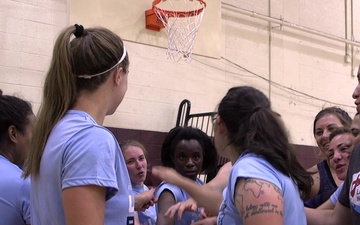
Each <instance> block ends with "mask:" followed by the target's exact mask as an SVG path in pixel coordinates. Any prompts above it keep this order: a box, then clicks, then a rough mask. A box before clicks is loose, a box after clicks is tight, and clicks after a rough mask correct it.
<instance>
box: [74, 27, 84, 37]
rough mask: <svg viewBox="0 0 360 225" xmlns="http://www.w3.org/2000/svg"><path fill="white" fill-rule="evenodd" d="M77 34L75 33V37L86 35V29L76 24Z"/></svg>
mask: <svg viewBox="0 0 360 225" xmlns="http://www.w3.org/2000/svg"><path fill="white" fill-rule="evenodd" d="M74 26H75V32H74V33H73V34H74V35H75V37H77V38H78V37H81V36H82V35H83V33H84V27H83V26H82V25H79V24H75V25H74Z"/></svg>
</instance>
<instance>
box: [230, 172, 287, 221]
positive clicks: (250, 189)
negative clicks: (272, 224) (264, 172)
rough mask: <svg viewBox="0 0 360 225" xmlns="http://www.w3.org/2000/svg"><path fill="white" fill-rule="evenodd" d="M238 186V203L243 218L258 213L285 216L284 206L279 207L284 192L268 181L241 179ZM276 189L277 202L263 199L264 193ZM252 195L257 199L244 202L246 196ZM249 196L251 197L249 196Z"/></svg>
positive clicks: (236, 194) (236, 193)
mask: <svg viewBox="0 0 360 225" xmlns="http://www.w3.org/2000/svg"><path fill="white" fill-rule="evenodd" d="M239 182H240V183H239V184H238V186H239V187H238V188H237V189H236V192H235V201H236V205H238V206H240V213H241V215H242V218H243V219H247V218H249V217H250V216H254V215H258V214H266V213H273V214H278V215H281V216H283V211H282V210H283V209H282V208H283V207H281V208H280V207H279V204H283V199H282V193H281V191H280V189H279V188H278V187H277V186H275V185H273V184H271V183H269V182H266V181H261V180H255V179H251V178H249V179H243V180H242V181H239ZM272 191H275V192H276V195H277V200H279V201H277V202H270V201H268V200H266V199H265V200H264V201H261V199H262V198H263V197H264V196H263V195H264V194H267V193H269V192H272ZM249 195H251V197H253V198H255V199H257V200H256V201H253V202H249V201H247V203H245V202H244V198H249V197H250V196H249ZM247 196H249V197H247Z"/></svg>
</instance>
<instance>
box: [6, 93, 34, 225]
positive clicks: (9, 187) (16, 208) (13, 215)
mask: <svg viewBox="0 0 360 225" xmlns="http://www.w3.org/2000/svg"><path fill="white" fill-rule="evenodd" d="M34 123H35V115H34V113H33V111H32V107H31V104H30V103H29V102H27V101H25V100H23V99H20V98H18V97H15V96H12V95H3V94H2V91H1V90H0V224H11V225H25V224H30V223H31V221H30V179H23V178H22V173H23V171H22V168H23V166H24V163H25V160H26V157H27V155H28V152H29V148H30V140H31V136H32V133H33V127H34Z"/></svg>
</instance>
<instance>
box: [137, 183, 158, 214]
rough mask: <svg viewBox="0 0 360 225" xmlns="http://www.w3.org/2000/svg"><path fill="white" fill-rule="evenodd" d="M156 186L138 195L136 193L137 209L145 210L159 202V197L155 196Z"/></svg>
mask: <svg viewBox="0 0 360 225" xmlns="http://www.w3.org/2000/svg"><path fill="white" fill-rule="evenodd" d="M154 193H155V188H153V187H152V188H150V190H148V191H143V192H141V193H140V194H138V195H135V210H136V211H143V212H144V211H145V210H147V209H148V208H149V207H150V206H153V205H154V204H155V203H156V202H157V198H155V196H154Z"/></svg>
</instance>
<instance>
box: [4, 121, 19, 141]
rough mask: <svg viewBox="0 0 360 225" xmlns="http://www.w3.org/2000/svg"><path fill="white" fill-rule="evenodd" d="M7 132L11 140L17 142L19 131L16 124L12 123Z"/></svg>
mask: <svg viewBox="0 0 360 225" xmlns="http://www.w3.org/2000/svg"><path fill="white" fill-rule="evenodd" d="M7 133H8V136H9V139H10V141H12V142H14V143H17V136H18V131H17V129H16V127H15V126H14V125H11V126H9V127H8V129H7Z"/></svg>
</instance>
